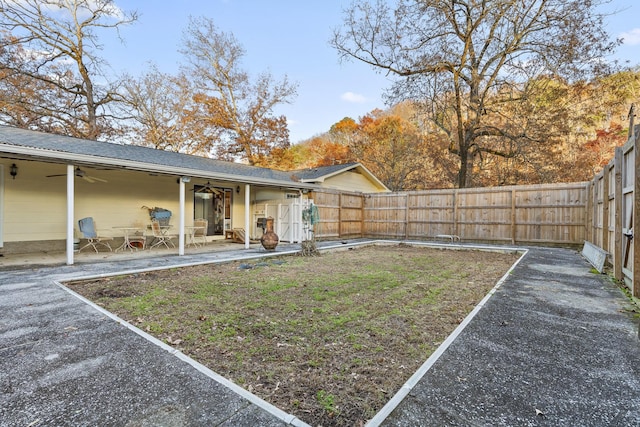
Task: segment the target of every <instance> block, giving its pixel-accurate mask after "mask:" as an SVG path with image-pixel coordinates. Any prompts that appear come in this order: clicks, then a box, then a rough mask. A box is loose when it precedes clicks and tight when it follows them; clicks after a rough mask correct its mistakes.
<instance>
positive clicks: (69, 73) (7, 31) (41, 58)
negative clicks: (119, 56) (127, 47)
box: [0, 0, 138, 139]
mask: <svg viewBox="0 0 640 427" xmlns="http://www.w3.org/2000/svg"><path fill="white" fill-rule="evenodd" d="M137 17H138V16H137V13H136V12H131V13H125V12H123V11H121V10H120V9H119V8H118V7H117V6H116V5H115V3H114V2H113V1H112V0H0V29H1V30H2V31H3V34H2V39H1V40H0V49H2V51H3V53H4V55H3V56H2V58H3V59H4V60H3V61H2V63H0V78H1V80H0V85H1V86H2V89H3V90H4V92H3V93H4V95H5V99H3V105H5V106H6V105H11V106H12V107H13V113H15V111H17V110H21V111H22V113H23V114H25V115H28V116H30V117H32V118H33V120H32V121H31V122H30V123H29V127H35V128H39V129H42V128H46V129H47V130H49V131H53V132H57V133H64V134H70V135H73V136H80V137H84V138H89V139H97V138H99V137H101V136H104V135H105V134H107V133H108V132H109V131H110V129H111V126H110V123H109V120H110V114H111V113H110V111H109V109H108V105H109V104H110V103H112V102H113V101H114V100H118V99H119V95H118V92H117V87H115V86H116V85H113V84H109V83H108V81H109V79H108V78H107V76H106V75H105V71H106V69H107V64H106V63H105V62H104V61H103V59H102V58H100V57H99V56H98V55H97V52H98V51H99V50H101V49H102V45H101V44H100V40H99V33H100V32H101V31H103V30H115V31H117V30H118V29H119V28H120V27H121V26H123V25H127V24H130V23H133V22H135V21H136V20H137ZM8 58H12V59H13V60H7V59H8ZM98 82H99V83H98ZM16 83H19V84H20V85H19V86H15V84H16ZM7 88H11V91H6V89H7ZM7 95H11V96H10V97H9V98H6V96H7ZM3 113H5V118H6V117H13V118H14V119H15V117H16V114H11V113H12V111H6V110H3ZM25 125H26V123H25Z"/></svg>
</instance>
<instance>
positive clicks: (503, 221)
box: [311, 107, 640, 297]
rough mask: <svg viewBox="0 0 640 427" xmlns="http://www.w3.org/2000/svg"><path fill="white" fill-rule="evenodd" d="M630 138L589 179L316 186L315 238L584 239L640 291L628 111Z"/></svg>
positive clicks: (635, 165)
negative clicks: (376, 189)
mask: <svg viewBox="0 0 640 427" xmlns="http://www.w3.org/2000/svg"><path fill="white" fill-rule="evenodd" d="M629 116H630V124H629V129H630V132H629V138H628V141H627V143H626V144H625V145H624V146H623V147H619V148H618V149H617V150H616V152H615V157H614V159H613V160H612V161H611V162H610V163H609V164H608V165H607V166H606V167H605V168H604V169H603V170H602V171H601V172H600V173H599V174H598V175H596V176H595V177H594V178H593V180H592V181H590V182H578V183H570V184H548V185H523V186H510V187H491V188H474V189H451V190H428V191H412V192H404V193H375V194H361V193H344V192H338V191H332V190H322V191H315V192H313V193H312V194H311V198H312V199H313V200H314V203H315V204H316V205H317V206H318V208H319V213H320V224H319V225H318V226H317V228H316V237H317V238H318V239H346V238H355V237H366V238H379V239H425V240H428V239H435V238H436V236H439V235H455V236H459V237H460V238H461V239H462V241H465V242H496V243H509V244H521V245H527V244H540V245H564V246H581V245H582V244H584V242H585V241H589V242H591V243H593V244H594V245H596V246H598V247H600V248H602V249H603V250H605V251H606V252H607V254H608V255H607V259H608V261H609V262H610V263H611V265H612V266H613V270H614V274H615V277H616V278H617V279H618V280H624V282H625V283H626V285H627V286H628V287H629V289H630V290H631V291H632V293H633V295H634V296H636V297H640V278H639V277H638V276H640V260H639V259H636V257H635V256H634V254H636V253H640V248H637V247H636V246H638V245H640V241H639V240H640V239H633V230H634V229H638V225H640V218H638V215H634V212H636V211H637V207H638V204H639V203H640V202H639V200H638V198H637V197H635V195H636V194H638V191H637V190H636V189H637V187H638V178H640V176H637V175H636V171H638V170H640V156H636V154H635V153H636V152H637V148H636V147H637V146H638V144H639V143H640V126H634V123H633V117H634V109H633V107H632V110H631V112H630V114H629Z"/></svg>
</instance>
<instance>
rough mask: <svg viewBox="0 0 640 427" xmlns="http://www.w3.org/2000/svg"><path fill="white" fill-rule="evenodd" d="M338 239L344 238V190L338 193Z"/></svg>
mask: <svg viewBox="0 0 640 427" xmlns="http://www.w3.org/2000/svg"><path fill="white" fill-rule="evenodd" d="M338 239H342V192H340V193H338Z"/></svg>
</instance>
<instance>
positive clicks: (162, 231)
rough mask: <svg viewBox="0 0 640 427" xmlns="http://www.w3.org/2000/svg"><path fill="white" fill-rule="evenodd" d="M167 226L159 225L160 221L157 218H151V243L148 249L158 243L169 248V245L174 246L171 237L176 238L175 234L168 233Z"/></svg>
mask: <svg viewBox="0 0 640 427" xmlns="http://www.w3.org/2000/svg"><path fill="white" fill-rule="evenodd" d="M168 231H169V226H163V225H160V221H158V220H157V219H152V220H151V232H152V233H153V238H154V240H153V243H152V244H151V246H150V247H149V249H153V248H155V247H156V246H158V245H164V246H165V247H166V248H167V249H169V245H171V247H173V248H175V247H176V245H175V244H174V243H173V239H175V238H177V237H178V236H177V235H176V234H169V233H168Z"/></svg>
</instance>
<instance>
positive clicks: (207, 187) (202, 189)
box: [191, 181, 222, 194]
mask: <svg viewBox="0 0 640 427" xmlns="http://www.w3.org/2000/svg"><path fill="white" fill-rule="evenodd" d="M191 191H195V192H196V193H209V194H222V191H220V190H218V189H217V188H214V187H212V186H211V183H210V182H209V181H207V183H206V184H204V185H194V187H193V190H191Z"/></svg>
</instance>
